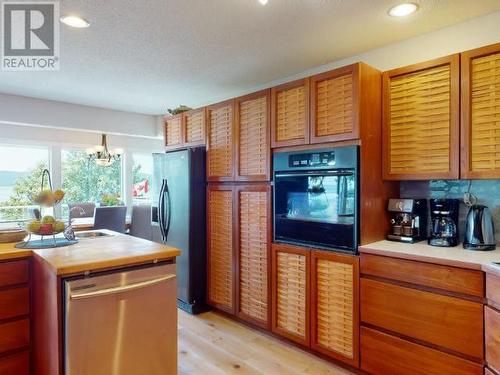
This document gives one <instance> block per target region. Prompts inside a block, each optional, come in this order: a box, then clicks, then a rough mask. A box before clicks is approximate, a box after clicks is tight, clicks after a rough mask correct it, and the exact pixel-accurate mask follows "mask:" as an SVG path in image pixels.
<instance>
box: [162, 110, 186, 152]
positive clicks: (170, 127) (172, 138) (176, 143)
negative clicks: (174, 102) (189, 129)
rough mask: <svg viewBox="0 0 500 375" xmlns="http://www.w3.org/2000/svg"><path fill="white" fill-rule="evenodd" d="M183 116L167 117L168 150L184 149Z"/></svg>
mask: <svg viewBox="0 0 500 375" xmlns="http://www.w3.org/2000/svg"><path fill="white" fill-rule="evenodd" d="M182 118H183V117H182V114H178V115H175V116H165V117H164V123H165V148H166V149H167V150H170V149H174V148H179V147H182V146H183V144H184V139H183V134H182V133H183V130H182Z"/></svg>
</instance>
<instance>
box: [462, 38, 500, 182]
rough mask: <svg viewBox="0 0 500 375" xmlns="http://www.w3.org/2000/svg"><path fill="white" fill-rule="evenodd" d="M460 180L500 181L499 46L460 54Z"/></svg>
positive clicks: (495, 45)
mask: <svg viewBox="0 0 500 375" xmlns="http://www.w3.org/2000/svg"><path fill="white" fill-rule="evenodd" d="M461 80H462V86H461V90H462V102H461V106H462V123H461V125H462V128H461V146H462V147H461V177H462V178H466V179H478V178H490V179H494V178H500V43H499V44H494V45H491V46H487V47H483V48H478V49H474V50H472V51H467V52H464V53H462V54H461Z"/></svg>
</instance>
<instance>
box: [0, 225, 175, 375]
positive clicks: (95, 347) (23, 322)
mask: <svg viewBox="0 0 500 375" xmlns="http://www.w3.org/2000/svg"><path fill="white" fill-rule="evenodd" d="M98 232H100V233H101V235H92V234H91V235H90V236H89V237H82V238H81V239H80V241H79V242H78V243H77V244H74V245H71V246H67V247H59V248H50V249H42V250H29V249H17V248H15V247H14V245H15V244H14V243H12V244H0V287H1V288H0V289H1V290H0V323H1V324H0V333H1V334H2V335H3V336H5V335H7V336H6V337H9V340H8V342H4V341H5V340H4V341H2V340H0V373H2V374H4V373H5V374H16V375H23V374H26V375H27V374H30V373H34V374H37V375H59V374H63V373H65V374H68V375H69V374H72V375H77V374H86V373H92V374H95V375H99V374H105V373H107V374H108V373H113V371H115V372H116V371H118V372H117V373H120V374H128V373H130V371H136V370H137V369H135V370H134V369H129V368H130V367H131V365H130V363H127V361H128V362H130V361H132V360H131V359H130V358H132V357H133V356H136V357H135V358H136V360H134V361H133V362H132V365H133V364H135V363H137V364H139V363H140V364H141V366H150V365H149V364H150V363H154V365H151V366H153V367H154V366H156V367H155V368H154V370H152V371H149V373H162V374H164V373H166V374H169V373H172V374H174V373H176V371H175V370H168V371H165V370H164V368H165V367H163V368H160V367H161V366H165V364H168V366H169V368H171V369H173V368H174V367H176V360H177V327H176V324H177V310H176V300H177V299H176V287H175V258H176V257H177V256H178V255H180V251H179V250H178V249H175V248H171V247H168V246H166V245H163V244H159V243H154V242H150V241H147V240H143V239H140V238H136V237H132V236H128V235H123V234H119V233H115V232H110V231H103V230H101V231H98ZM88 233H93V232H88ZM113 283H115V284H113ZM99 284H101V287H100V289H99V288H98V286H99ZM158 319H161V323H162V324H158V323H159V322H158ZM70 323H71V324H72V325H71V326H70V325H69V324H70ZM163 323H164V324H163ZM143 331H144V332H147V333H146V334H145V335H140V334H139V333H140V332H143ZM146 335H147V337H146ZM165 337H166V338H167V339H168V340H165ZM70 342H71V343H72V344H71V345H73V349H72V350H73V352H76V353H77V355H76V356H74V358H73V360H72V361H68V358H69V357H68V354H69V353H70V351H69V350H68V345H69V344H68V343H70ZM131 342H132V344H133V345H130V343H131ZM7 344H8V345H7ZM125 344H126V345H125ZM154 350H157V351H156V352H154ZM153 352H154V353H153ZM152 355H154V356H155V357H154V358H160V357H161V358H162V359H161V360H158V361H152V360H151V358H152V357H151V356H152ZM127 358H129V359H127ZM77 360H78V361H77ZM70 362H71V363H72V364H77V362H79V363H78V366H72V368H71V371H68V367H67V366H68V363H70ZM91 364H93V366H94V367H95V366H96V364H97V365H98V367H99V368H100V369H99V370H98V371H95V370H94V367H92V366H91ZM143 368H144V367H143ZM150 368H152V367H148V369H150ZM88 371H91V372H88ZM135 373H137V371H136V372H135Z"/></svg>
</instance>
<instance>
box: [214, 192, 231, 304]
mask: <svg viewBox="0 0 500 375" xmlns="http://www.w3.org/2000/svg"><path fill="white" fill-rule="evenodd" d="M233 210H234V196H233V188H232V186H227V185H215V186H214V185H209V186H208V188H207V236H208V237H207V265H208V297H207V299H208V303H209V304H210V305H211V306H214V307H216V308H218V309H220V310H224V311H226V312H228V313H231V314H234V313H235V295H234V288H235V275H234V251H233V231H234V229H235V227H236V225H235V224H234V221H233Z"/></svg>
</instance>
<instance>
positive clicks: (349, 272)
mask: <svg viewBox="0 0 500 375" xmlns="http://www.w3.org/2000/svg"><path fill="white" fill-rule="evenodd" d="M358 280H359V258H358V257H357V256H349V255H342V254H336V253H332V252H325V251H313V252H312V255H311V306H312V311H311V329H312V331H311V347H312V348H313V349H315V350H317V351H319V352H321V353H323V354H325V355H328V356H330V357H333V358H335V359H337V360H340V361H342V362H346V363H348V364H350V365H351V366H354V367H358V365H359V318H358V315H359V285H358V284H359V283H358Z"/></svg>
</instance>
